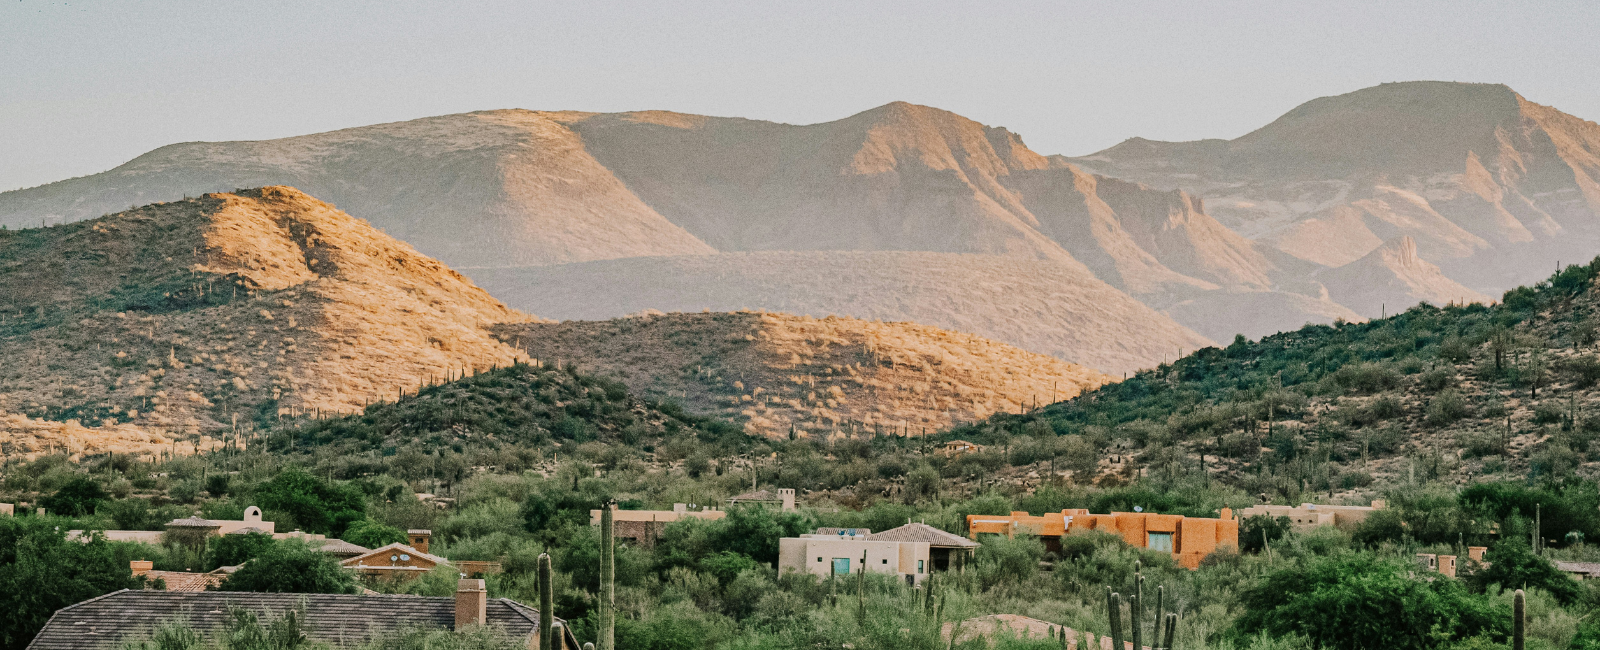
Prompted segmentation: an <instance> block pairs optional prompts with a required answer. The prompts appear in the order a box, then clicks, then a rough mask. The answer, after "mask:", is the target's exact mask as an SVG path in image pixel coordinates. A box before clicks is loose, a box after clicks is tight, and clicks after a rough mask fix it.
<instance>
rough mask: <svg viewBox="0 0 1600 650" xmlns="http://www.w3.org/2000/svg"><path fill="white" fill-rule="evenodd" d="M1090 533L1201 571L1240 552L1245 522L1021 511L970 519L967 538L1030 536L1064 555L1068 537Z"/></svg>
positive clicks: (1228, 517) (1226, 515)
mask: <svg viewBox="0 0 1600 650" xmlns="http://www.w3.org/2000/svg"><path fill="white" fill-rule="evenodd" d="M1090 530H1098V531H1103V532H1108V533H1112V534H1115V535H1117V536H1119V537H1121V538H1122V540H1123V541H1124V542H1127V543H1128V545H1129V546H1136V547H1139V548H1145V549H1150V550H1152V551H1165V552H1168V553H1171V554H1172V556H1173V558H1174V559H1175V560H1177V562H1178V564H1179V565H1182V566H1184V567H1186V568H1189V569H1197V568H1199V567H1200V560H1202V559H1204V558H1205V556H1207V555H1209V554H1211V553H1212V552H1213V551H1216V550H1217V549H1219V548H1222V547H1224V546H1231V547H1234V548H1238V546H1239V520H1237V519H1234V517H1233V511H1232V510H1230V509H1228V508H1223V509H1222V513H1221V516H1220V517H1218V518H1217V519H1208V518H1202V517H1185V516H1183V515H1162V514H1156V513H1151V512H1113V513H1111V514H1105V515H1096V514H1090V513H1089V511H1088V510H1083V509H1067V510H1062V511H1061V512H1059V513H1054V512H1051V513H1046V514H1044V515H1040V516H1033V515H1030V514H1028V513H1026V512H1021V511H1015V512H1012V513H1011V514H1010V515H1003V516H999V515H967V536H968V537H969V538H971V539H977V537H978V535H980V534H994V535H1005V536H1007V537H1014V536H1016V535H1028V536H1032V537H1038V538H1040V540H1041V541H1043V542H1044V543H1045V546H1046V547H1047V548H1050V549H1051V550H1055V551H1059V550H1060V549H1061V537H1062V536H1064V535H1069V534H1073V533H1077V532H1082V531H1090Z"/></svg>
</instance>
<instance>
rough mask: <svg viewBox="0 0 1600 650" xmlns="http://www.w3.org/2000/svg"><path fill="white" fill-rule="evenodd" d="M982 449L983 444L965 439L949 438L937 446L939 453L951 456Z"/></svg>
mask: <svg viewBox="0 0 1600 650" xmlns="http://www.w3.org/2000/svg"><path fill="white" fill-rule="evenodd" d="M980 451H983V445H980V444H978V443H975V442H967V441H965V440H951V441H949V442H946V443H944V445H942V446H940V447H939V453H941V454H944V455H946V456H950V457H952V458H954V457H956V456H960V455H962V454H972V453H977V452H980Z"/></svg>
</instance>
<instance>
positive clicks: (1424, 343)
mask: <svg viewBox="0 0 1600 650" xmlns="http://www.w3.org/2000/svg"><path fill="white" fill-rule="evenodd" d="M1597 275H1600V260H1596V262H1594V263H1591V264H1589V265H1578V266H1568V267H1566V268H1565V269H1563V270H1562V271H1561V272H1560V273H1558V274H1556V275H1554V276H1552V277H1551V278H1550V279H1549V280H1547V281H1544V282H1540V283H1539V284H1537V285H1535V286H1532V287H1521V288H1518V289H1515V290H1512V291H1510V292H1507V293H1506V294H1505V297H1504V300H1503V301H1502V302H1500V303H1498V304H1495V305H1493V306H1485V305H1481V304H1470V305H1466V306H1449V307H1445V308H1438V307H1431V306H1427V305H1422V306H1418V307H1414V308H1412V309H1410V310H1408V311H1406V312H1404V313H1402V314H1397V315H1394V316H1391V317H1388V318H1385V319H1381V320H1374V321H1371V322H1366V323H1341V324H1338V325H1334V326H1321V325H1314V326H1306V327H1304V328H1301V329H1299V330H1296V331H1292V332H1285V333H1282V334H1278V335H1274V336H1269V337H1266V338H1263V339H1261V340H1259V341H1255V342H1251V341H1247V340H1244V339H1243V338H1240V339H1238V340H1236V341H1235V342H1234V343H1233V344H1232V345H1229V346H1228V347H1226V348H1205V349H1202V350H1199V351H1197V352H1195V353H1194V354H1191V355H1188V356H1186V357H1184V358H1182V359H1179V360H1178V361H1176V362H1174V363H1171V364H1163V365H1161V366H1159V367H1157V368H1154V369H1151V370H1148V371H1144V372H1140V373H1138V374H1137V375H1135V376H1133V377H1131V378H1129V379H1127V380H1126V381H1123V382H1119V383H1115V384H1108V385H1106V386H1103V387H1101V388H1099V389H1098V390H1093V391H1088V392H1085V393H1084V394H1082V395H1080V396H1078V397H1077V398H1074V399H1072V400H1067V401H1064V402H1062V403H1059V404H1054V405H1051V406H1049V407H1048V408H1044V409H1041V410H1039V411H1037V412H1034V413H1029V414H1026V415H1023V416H1015V415H1001V416H996V417H994V418H991V419H990V420H988V421H986V422H984V423H981V424H978V425H974V426H971V427H966V428H959V429H957V430H955V431H954V432H953V434H952V435H956V436H962V437H970V438H975V439H979V440H984V439H1009V438H1010V437H1012V436H1015V435H1017V434H1022V433H1031V434H1035V435H1044V436H1047V437H1053V436H1055V435H1058V434H1064V435H1066V436H1071V437H1079V438H1081V439H1082V440H1083V441H1086V442H1088V443H1092V445H1093V446H1094V448H1095V449H1096V450H1097V451H1098V453H1100V454H1101V455H1102V456H1103V457H1111V458H1116V459H1117V460H1118V461H1126V462H1120V463H1119V465H1118V466H1119V467H1121V468H1122V470H1123V471H1124V472H1125V473H1127V474H1128V475H1129V476H1132V475H1133V474H1134V473H1135V472H1138V473H1143V474H1145V475H1163V476H1171V477H1181V476H1195V477H1199V476H1201V473H1202V472H1203V473H1204V475H1205V476H1209V477H1211V478H1214V479H1217V480H1222V481H1226V482H1229V483H1232V484H1236V485H1238V486H1240V487H1243V488H1244V489H1245V490H1247V491H1248V492H1249V493H1251V494H1258V495H1265V496H1266V497H1268V498H1276V499H1286V500H1288V501H1289V502H1291V503H1295V502H1298V501H1297V500H1299V499H1302V498H1305V497H1307V496H1310V494H1308V493H1324V494H1327V495H1328V496H1329V498H1332V499H1339V498H1342V497H1354V496H1355V494H1356V491H1357V490H1359V489H1362V488H1368V487H1369V486H1371V485H1373V484H1374V482H1376V483H1377V485H1376V486H1374V487H1373V488H1372V489H1376V488H1381V487H1383V486H1384V485H1386V484H1388V485H1393V484H1405V483H1410V482H1413V481H1421V480H1426V479H1435V478H1438V479H1443V480H1447V481H1460V480H1465V479H1467V478H1469V477H1484V476H1488V477H1492V476H1496V475H1504V476H1511V477H1515V476H1521V475H1525V474H1530V473H1531V474H1532V475H1534V476H1541V475H1544V476H1555V477H1571V476H1574V475H1577V476H1583V477H1589V478H1594V477H1595V476H1597V475H1600V446H1592V445H1593V443H1594V441H1595V439H1596V438H1597V437H1600V388H1597V387H1596V382H1597V381H1600V356H1597V353H1600V350H1597V349H1596V343H1597V341H1600V334H1597V332H1600V287H1597V286H1596V283H1595V278H1596V277H1597ZM1574 473H1576V474H1574ZM1367 492H1370V489H1369V490H1367Z"/></svg>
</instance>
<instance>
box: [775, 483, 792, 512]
mask: <svg viewBox="0 0 1600 650" xmlns="http://www.w3.org/2000/svg"><path fill="white" fill-rule="evenodd" d="M778 498H780V499H783V509H784V510H794V488H778Z"/></svg>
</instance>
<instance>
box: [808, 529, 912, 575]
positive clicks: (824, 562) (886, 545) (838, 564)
mask: <svg viewBox="0 0 1600 650" xmlns="http://www.w3.org/2000/svg"><path fill="white" fill-rule="evenodd" d="M850 532H851V531H849V530H845V531H841V532H840V533H838V534H811V535H801V536H799V537H785V538H783V539H780V540H778V572H779V573H782V572H784V571H797V572H801V573H810V574H812V575H817V576H836V575H849V574H852V573H861V572H863V571H870V572H872V573H886V574H889V575H894V576H899V577H900V578H901V579H902V580H905V582H906V584H908V585H918V584H922V581H923V580H925V579H927V577H928V570H929V566H928V543H927V542H891V541H872V540H869V539H867V536H866V535H865V534H862V532H861V531H859V530H857V531H855V533H856V534H850Z"/></svg>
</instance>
